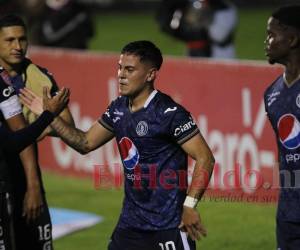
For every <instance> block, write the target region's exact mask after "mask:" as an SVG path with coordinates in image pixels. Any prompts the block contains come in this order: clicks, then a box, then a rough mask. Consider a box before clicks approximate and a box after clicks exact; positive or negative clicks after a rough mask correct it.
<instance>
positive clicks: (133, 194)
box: [99, 90, 199, 231]
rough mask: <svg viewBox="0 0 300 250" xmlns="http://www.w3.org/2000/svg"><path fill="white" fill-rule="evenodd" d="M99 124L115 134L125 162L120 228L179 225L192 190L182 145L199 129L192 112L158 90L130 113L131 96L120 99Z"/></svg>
mask: <svg viewBox="0 0 300 250" xmlns="http://www.w3.org/2000/svg"><path fill="white" fill-rule="evenodd" d="M99 122H100V123H101V124H102V125H103V126H104V127H105V128H107V129H108V130H110V131H111V132H113V133H114V134H115V137H116V140H117V144H118V148H119V151H120V155H121V158H122V162H123V166H124V176H125V198H124V202H123V209H122V213H121V216H120V219H119V223H118V227H119V228H131V229H138V230H154V231H155V230H165V229H171V228H176V227H178V225H179V224H180V221H181V213H182V204H183V202H184V199H185V196H186V188H187V154H186V153H185V152H184V151H183V150H182V148H181V147H180V145H181V144H183V143H184V142H186V141H188V140H189V139H190V138H192V137H193V136H194V135H196V134H198V133H199V129H198V127H197V125H196V124H195V122H194V121H193V119H192V117H191V115H190V113H189V112H187V111H186V110H185V109H184V108H183V107H182V106H180V105H179V104H177V103H176V102H174V101H173V100H172V99H171V98H170V97H169V96H167V95H165V94H163V93H161V92H159V91H156V90H154V91H153V92H152V93H151V95H150V96H149V98H148V99H147V101H146V102H145V105H144V107H143V108H142V109H140V110H138V111H136V112H131V111H130V109H129V100H128V98H127V97H119V98H117V99H116V100H115V101H113V102H112V103H111V104H110V106H109V107H108V109H107V111H106V112H105V113H104V114H103V115H102V117H101V118H100V119H99Z"/></svg>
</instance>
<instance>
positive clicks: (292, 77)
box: [283, 64, 300, 87]
mask: <svg viewBox="0 0 300 250" xmlns="http://www.w3.org/2000/svg"><path fill="white" fill-rule="evenodd" d="M294 65H295V64H293V65H290V66H289V67H286V69H285V72H284V73H283V79H284V82H285V83H286V85H287V86H289V87H290V86H292V85H293V84H294V83H295V82H297V81H298V80H299V79H300V67H298V66H297V67H295V66H294Z"/></svg>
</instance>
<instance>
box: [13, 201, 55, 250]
mask: <svg viewBox="0 0 300 250" xmlns="http://www.w3.org/2000/svg"><path fill="white" fill-rule="evenodd" d="M14 201H15V207H14V229H15V239H16V246H17V248H16V249H17V250H21V249H22V250H24V249H30V250H52V249H53V243H52V223H51V218H50V213H49V208H48V205H47V202H46V200H45V199H44V205H43V210H42V213H41V214H40V215H39V217H38V218H36V219H35V220H34V221H31V222H30V223H27V222H26V218H25V217H23V216H22V211H23V208H22V206H21V205H22V204H23V199H22V198H19V199H15V200H14Z"/></svg>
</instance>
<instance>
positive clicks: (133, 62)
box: [118, 54, 156, 97]
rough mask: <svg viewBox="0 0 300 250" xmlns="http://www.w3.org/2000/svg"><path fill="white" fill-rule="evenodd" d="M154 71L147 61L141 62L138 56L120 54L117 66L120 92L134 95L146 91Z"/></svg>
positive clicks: (125, 94) (129, 95) (153, 76)
mask: <svg viewBox="0 0 300 250" xmlns="http://www.w3.org/2000/svg"><path fill="white" fill-rule="evenodd" d="M155 71H156V70H155V69H154V68H153V67H152V66H151V65H150V64H149V63H143V62H141V61H140V57H139V56H136V55H131V54H121V56H120V59H119V68H118V79H119V91H120V94H121V95H123V96H128V97H136V96H138V95H139V94H141V93H142V92H144V91H147V90H148V88H149V85H150V82H151V81H153V80H154V78H155Z"/></svg>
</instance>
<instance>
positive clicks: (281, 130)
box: [277, 114, 300, 149]
mask: <svg viewBox="0 0 300 250" xmlns="http://www.w3.org/2000/svg"><path fill="white" fill-rule="evenodd" d="M277 127H278V135H279V139H280V142H281V143H282V145H283V146H284V147H285V148H287V149H295V148H298V147H299V146H300V123H299V121H298V119H297V118H296V117H295V116H294V115H293V114H285V115H283V116H281V117H280V119H279V121H278V125H277Z"/></svg>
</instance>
